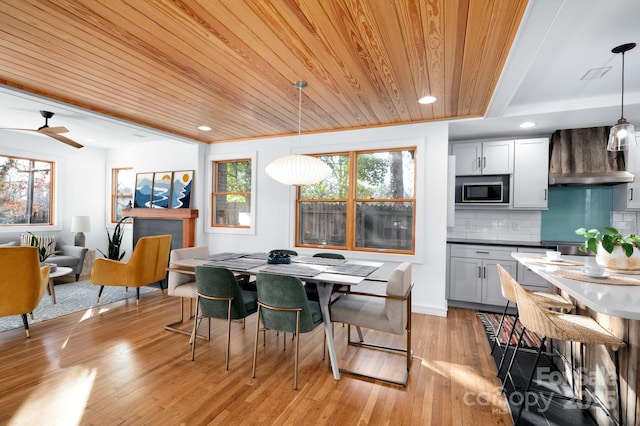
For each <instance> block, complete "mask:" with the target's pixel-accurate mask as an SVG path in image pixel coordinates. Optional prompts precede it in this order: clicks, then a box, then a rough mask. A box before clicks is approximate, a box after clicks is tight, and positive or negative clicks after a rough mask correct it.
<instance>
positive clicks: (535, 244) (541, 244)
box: [447, 238, 580, 250]
mask: <svg viewBox="0 0 640 426" xmlns="http://www.w3.org/2000/svg"><path fill="white" fill-rule="evenodd" d="M447 243H450V244H476V245H480V246H503V247H532V248H551V249H554V250H555V249H556V247H557V246H558V245H567V244H575V245H580V243H561V242H555V241H501V240H472V239H463V238H448V239H447Z"/></svg>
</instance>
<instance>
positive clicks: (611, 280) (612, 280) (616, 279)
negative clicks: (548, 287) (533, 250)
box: [554, 270, 640, 285]
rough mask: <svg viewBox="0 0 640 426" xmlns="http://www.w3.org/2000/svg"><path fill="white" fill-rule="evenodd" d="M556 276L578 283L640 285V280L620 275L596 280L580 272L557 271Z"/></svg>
mask: <svg viewBox="0 0 640 426" xmlns="http://www.w3.org/2000/svg"><path fill="white" fill-rule="evenodd" d="M554 273H555V274H556V275H560V276H561V277H564V278H569V279H572V280H577V281H584V282H588V283H597V284H612V285H640V280H639V279H637V278H631V277H623V276H620V275H609V276H608V277H606V278H605V277H602V278H596V277H590V276H588V275H585V274H584V273H582V272H580V271H566V270H557V271H554Z"/></svg>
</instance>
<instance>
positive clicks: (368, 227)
mask: <svg viewBox="0 0 640 426" xmlns="http://www.w3.org/2000/svg"><path fill="white" fill-rule="evenodd" d="M414 154H415V148H400V149H397V150H396V149H393V150H386V151H356V152H348V153H339V154H328V155H327V154H325V155H320V156H318V157H319V158H320V159H321V160H322V161H324V162H325V163H327V164H329V166H330V167H331V169H332V174H331V176H330V177H329V178H327V179H326V180H324V181H322V182H320V183H317V184H315V185H308V186H303V187H300V188H299V189H298V197H297V203H296V214H297V232H296V234H297V235H296V245H297V246H302V247H304V246H309V247H318V246H323V247H327V248H335V249H345V250H362V251H386V252H396V253H413V252H414V250H415V236H414V225H415V195H414V194H415V176H416V171H415V161H414Z"/></svg>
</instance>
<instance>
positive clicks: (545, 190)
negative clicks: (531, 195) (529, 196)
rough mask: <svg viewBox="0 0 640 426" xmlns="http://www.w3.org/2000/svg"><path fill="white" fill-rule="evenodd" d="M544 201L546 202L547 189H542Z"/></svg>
mask: <svg viewBox="0 0 640 426" xmlns="http://www.w3.org/2000/svg"><path fill="white" fill-rule="evenodd" d="M544 200H545V201H547V189H546V188H545V189H544Z"/></svg>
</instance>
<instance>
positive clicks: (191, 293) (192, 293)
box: [164, 246, 209, 335]
mask: <svg viewBox="0 0 640 426" xmlns="http://www.w3.org/2000/svg"><path fill="white" fill-rule="evenodd" d="M207 256H209V248H208V247H206V246H199V247H188V248H180V249H174V250H171V254H170V255H169V277H168V282H167V294H168V295H169V296H176V297H180V319H179V320H178V321H176V322H173V323H171V324H168V325H166V326H165V327H164V328H165V329H166V330H169V331H175V332H177V333H182V334H188V335H191V330H185V329H182V328H179V326H180V325H181V324H184V322H185V317H184V303H185V299H188V300H189V317H188V318H191V317H192V316H193V313H192V312H193V306H192V305H193V301H194V300H195V299H196V298H197V290H196V276H195V275H196V273H195V271H193V270H186V269H182V268H179V267H178V266H177V265H175V263H176V262H178V261H180V260H183V259H196V258H204V257H207Z"/></svg>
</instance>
